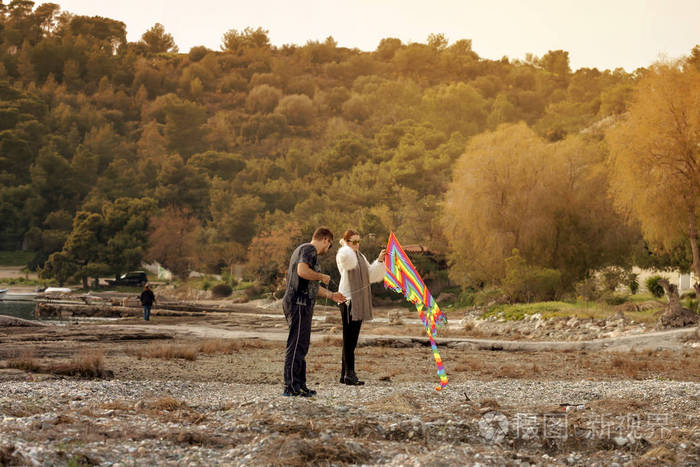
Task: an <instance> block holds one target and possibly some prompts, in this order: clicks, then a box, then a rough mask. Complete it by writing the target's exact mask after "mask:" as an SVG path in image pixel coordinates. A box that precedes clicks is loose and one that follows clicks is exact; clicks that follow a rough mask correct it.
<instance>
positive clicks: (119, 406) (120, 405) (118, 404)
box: [99, 399, 131, 411]
mask: <svg viewBox="0 0 700 467" xmlns="http://www.w3.org/2000/svg"><path fill="white" fill-rule="evenodd" d="M99 407H100V408H101V409H105V410H122V411H127V410H130V409H131V405H129V403H128V402H127V401H125V400H121V399H119V400H113V401H110V402H105V403H104V404H100V406H99Z"/></svg>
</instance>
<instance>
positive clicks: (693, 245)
mask: <svg viewBox="0 0 700 467" xmlns="http://www.w3.org/2000/svg"><path fill="white" fill-rule="evenodd" d="M688 239H689V240H690V249H691V251H692V252H693V265H692V266H691V268H692V270H693V273H694V275H695V282H694V283H693V288H694V289H695V298H698V299H700V282H698V280H700V250H698V230H697V226H696V225H695V213H694V212H691V213H690V216H689V220H688Z"/></svg>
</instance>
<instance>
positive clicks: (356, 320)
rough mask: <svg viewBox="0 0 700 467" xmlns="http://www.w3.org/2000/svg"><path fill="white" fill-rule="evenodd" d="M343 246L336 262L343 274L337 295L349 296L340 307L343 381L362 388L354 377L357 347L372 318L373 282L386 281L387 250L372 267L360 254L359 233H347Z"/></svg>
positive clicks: (341, 371)
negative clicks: (363, 327)
mask: <svg viewBox="0 0 700 467" xmlns="http://www.w3.org/2000/svg"><path fill="white" fill-rule="evenodd" d="M340 245H341V247H340V248H339V249H338V254H337V255H336V257H335V259H336V262H337V263H338V270H339V271H340V285H339V286H338V292H340V293H342V294H343V295H344V296H345V297H347V301H345V302H344V303H341V304H339V306H340V315H341V317H342V319H343V363H342V366H341V369H340V382H341V383H342V384H347V385H350V386H361V385H363V384H365V383H364V381H360V380H359V379H358V378H357V375H356V374H355V347H357V339H358V337H359V336H360V327H361V326H362V321H365V320H371V319H372V290H371V288H370V284H371V283H372V282H381V281H382V279H383V278H384V264H382V263H384V256H385V253H386V252H385V250H382V251H381V252H380V253H379V256H378V257H377V259H376V260H375V261H374V262H373V263H372V264H369V262H368V261H367V258H365V255H363V254H362V253H360V234H359V233H358V232H356V231H354V230H347V231H345V234H344V235H343V238H342V239H341V240H340Z"/></svg>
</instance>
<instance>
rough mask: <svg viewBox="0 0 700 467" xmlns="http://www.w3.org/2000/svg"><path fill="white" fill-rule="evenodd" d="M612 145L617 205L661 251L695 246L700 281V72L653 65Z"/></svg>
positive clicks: (610, 137)
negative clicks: (684, 243)
mask: <svg viewBox="0 0 700 467" xmlns="http://www.w3.org/2000/svg"><path fill="white" fill-rule="evenodd" d="M607 140H608V143H609V145H610V162H611V169H612V170H611V187H612V193H613V196H614V199H615V203H616V206H617V207H618V208H619V209H620V210H621V211H622V212H624V213H626V214H627V215H629V217H630V218H631V219H633V220H635V221H637V222H638V223H639V224H640V226H641V228H642V234H643V235H644V238H645V239H646V240H647V242H649V243H650V244H652V245H658V246H659V247H660V249H661V250H666V251H670V250H671V249H672V248H673V247H674V246H676V245H677V244H678V242H680V241H682V242H689V243H690V248H691V251H692V255H693V262H692V270H693V272H694V273H695V276H696V277H700V250H699V249H698V220H699V219H700V165H699V164H700V71H699V70H698V69H697V68H696V67H692V66H690V64H689V63H683V62H677V63H660V64H656V65H654V66H652V67H651V69H650V70H649V71H648V72H647V73H646V74H645V76H644V77H643V78H642V79H641V80H640V81H639V83H638V85H637V87H636V90H635V97H634V101H633V103H632V105H631V107H630V109H629V112H628V113H627V114H626V115H625V116H624V117H623V119H622V121H621V122H619V123H618V124H617V125H616V126H615V127H613V128H612V129H611V130H609V132H608V135H607ZM694 286H695V290H696V293H697V294H698V296H700V284H699V283H697V282H696V283H695V285H694Z"/></svg>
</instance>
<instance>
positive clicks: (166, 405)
mask: <svg viewBox="0 0 700 467" xmlns="http://www.w3.org/2000/svg"><path fill="white" fill-rule="evenodd" d="M149 405H150V407H151V408H152V409H155V410H168V411H172V410H178V409H184V408H187V404H186V403H185V402H183V401H180V400H177V399H175V398H173V397H170V396H164V397H161V398H159V399H156V400H155V401H153V402H151V403H150V404H149Z"/></svg>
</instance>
